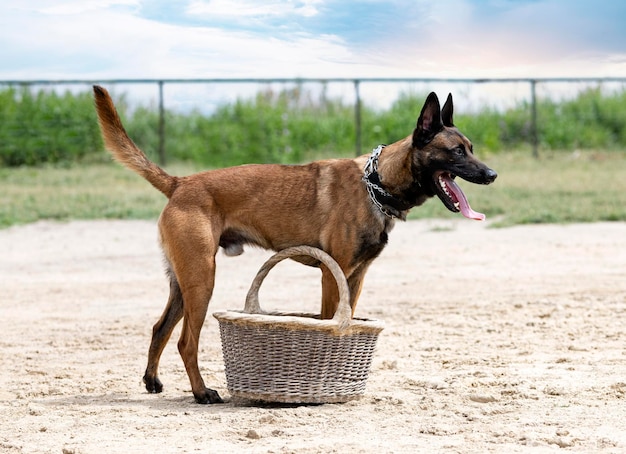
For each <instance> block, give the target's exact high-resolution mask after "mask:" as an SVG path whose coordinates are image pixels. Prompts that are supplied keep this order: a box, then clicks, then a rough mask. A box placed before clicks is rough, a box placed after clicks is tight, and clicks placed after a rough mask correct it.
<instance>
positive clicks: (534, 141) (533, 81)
mask: <svg viewBox="0 0 626 454" xmlns="http://www.w3.org/2000/svg"><path fill="white" fill-rule="evenodd" d="M275 83H279V84H309V83H316V84H322V85H328V84H334V83H343V84H351V85H352V87H353V96H354V126H355V137H354V149H355V154H357V155H360V154H361V153H362V152H363V149H362V148H363V145H362V135H363V131H362V105H363V102H362V95H361V91H362V87H363V86H364V85H365V84H381V83H385V84H407V83H409V84H441V83H446V84H470V85H475V84H526V85H527V86H528V94H529V100H530V119H529V122H530V123H529V124H530V131H529V132H530V134H529V135H530V141H531V147H532V152H533V155H534V156H538V155H539V135H538V128H537V124H538V121H539V119H538V113H537V86H538V85H539V84H550V83H565V84H575V83H583V84H605V83H621V84H626V77H553V78H420V77H413V78H411V77H406V78H393V77H370V78H342V77H334V78H333V77H331V78H234V79H231V78H190V79H165V78H164V79H160V78H157V79H154V78H147V79H60V80H48V79H46V80H44V79H39V80H0V88H1V87H3V86H4V87H16V86H17V87H32V86H63V85H77V86H80V85H93V84H99V85H106V86H112V85H133V84H144V85H145V84H148V85H155V86H156V87H157V88H158V101H157V105H158V112H159V121H158V136H159V140H158V157H159V161H160V163H161V164H165V162H166V153H165V140H166V137H165V101H164V87H165V86H166V85H170V84H208V85H212V84H275ZM0 146H1V144H0Z"/></svg>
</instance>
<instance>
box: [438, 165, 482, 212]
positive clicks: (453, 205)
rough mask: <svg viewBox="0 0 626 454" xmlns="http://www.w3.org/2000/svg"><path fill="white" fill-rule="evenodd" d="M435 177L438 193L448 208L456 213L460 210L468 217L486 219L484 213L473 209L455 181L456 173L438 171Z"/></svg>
mask: <svg viewBox="0 0 626 454" xmlns="http://www.w3.org/2000/svg"><path fill="white" fill-rule="evenodd" d="M434 179H435V188H436V189H437V195H438V196H439V198H440V199H441V201H442V202H443V204H444V205H445V206H446V208H448V209H449V210H450V211H452V212H454V213H458V212H459V211H460V212H461V214H462V215H463V216H465V217H466V218H468V219H475V220H477V221H484V220H485V215H484V214H482V213H478V212H476V211H474V210H472V207H471V206H470V204H469V202H468V201H467V197H465V194H463V191H462V190H461V188H460V187H459V185H458V184H456V182H455V181H454V175H452V174H450V173H448V172H437V173H436V174H435V176H434Z"/></svg>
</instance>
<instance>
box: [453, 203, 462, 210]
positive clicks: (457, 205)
mask: <svg viewBox="0 0 626 454" xmlns="http://www.w3.org/2000/svg"><path fill="white" fill-rule="evenodd" d="M460 207H461V204H460V203H459V202H456V203H455V204H454V208H456V209H457V210H459V209H460Z"/></svg>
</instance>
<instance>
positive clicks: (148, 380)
mask: <svg viewBox="0 0 626 454" xmlns="http://www.w3.org/2000/svg"><path fill="white" fill-rule="evenodd" d="M143 382H144V383H145V384H146V390H147V391H148V392H149V393H151V394H155V393H160V392H161V391H163V383H161V380H159V378H158V377H149V376H147V375H144V376H143Z"/></svg>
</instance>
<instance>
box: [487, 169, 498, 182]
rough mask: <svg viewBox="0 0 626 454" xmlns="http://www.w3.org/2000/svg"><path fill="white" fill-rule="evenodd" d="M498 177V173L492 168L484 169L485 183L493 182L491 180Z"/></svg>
mask: <svg viewBox="0 0 626 454" xmlns="http://www.w3.org/2000/svg"><path fill="white" fill-rule="evenodd" d="M496 178H498V173H497V172H496V171H495V170H493V169H487V170H485V181H486V182H487V183H493V180H495V179H496Z"/></svg>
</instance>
